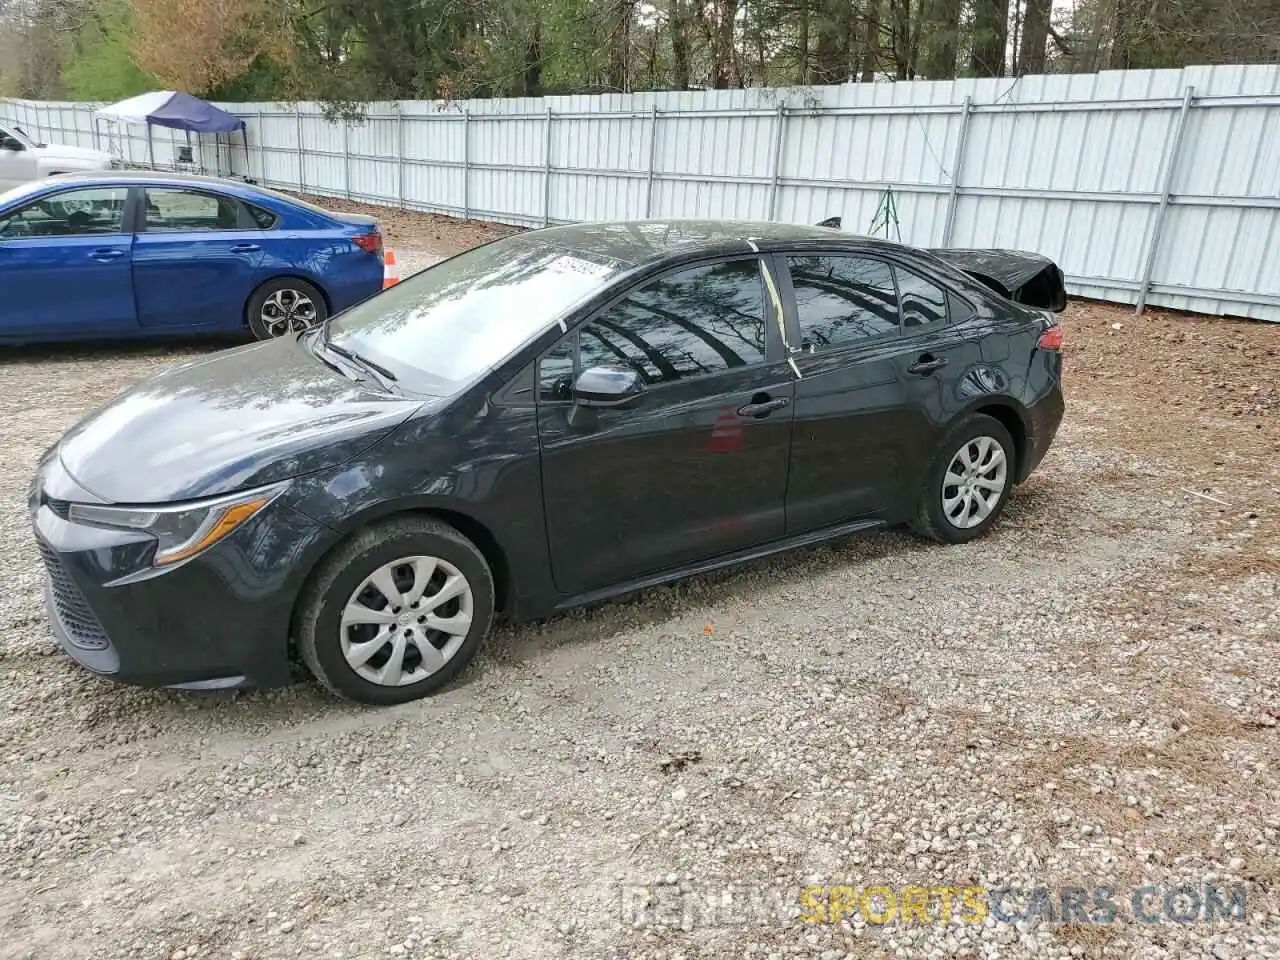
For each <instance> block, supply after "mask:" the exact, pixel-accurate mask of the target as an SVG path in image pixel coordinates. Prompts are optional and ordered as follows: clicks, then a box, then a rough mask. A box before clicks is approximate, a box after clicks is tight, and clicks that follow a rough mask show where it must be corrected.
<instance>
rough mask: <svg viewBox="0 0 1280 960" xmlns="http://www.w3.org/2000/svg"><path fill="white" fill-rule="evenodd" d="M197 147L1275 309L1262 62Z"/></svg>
mask: <svg viewBox="0 0 1280 960" xmlns="http://www.w3.org/2000/svg"><path fill="white" fill-rule="evenodd" d="M97 106H99V105H98V104H84V103H39V102H33V101H23V100H4V101H0V117H3V118H5V119H7V120H9V121H12V122H15V123H18V124H20V125H22V126H23V127H24V128H25V129H27V130H28V132H30V133H31V134H32V135H33V136H37V137H39V138H40V139H44V140H49V141H57V142H62V143H67V144H72V145H76V146H85V147H90V146H97V147H99V148H101V149H104V150H108V151H110V152H111V153H113V154H115V155H116V156H119V157H121V158H122V159H125V160H126V161H129V162H131V163H135V164H140V165H146V164H148V163H151V162H154V163H155V165H157V166H161V167H166V166H171V165H172V164H174V163H175V162H176V157H177V150H178V148H179V147H181V146H183V145H185V143H186V142H187V141H186V138H185V135H183V134H176V133H174V132H172V131H168V130H162V129H160V128H157V129H156V130H155V131H153V134H152V137H151V141H150V144H148V140H147V136H146V131H145V129H144V128H139V127H128V126H125V127H121V126H116V125H106V124H101V123H95V121H94V117H93V109H94V108H95V107H97ZM223 106H224V108H226V109H228V110H230V111H232V112H234V113H236V114H238V115H239V116H241V117H243V118H244V120H245V122H246V125H247V129H246V138H247V145H248V151H247V156H246V152H245V147H244V145H242V144H241V142H240V140H239V138H238V137H235V138H232V140H231V142H230V143H228V142H227V141H226V140H225V139H224V140H222V141H221V142H220V143H219V144H217V145H215V144H214V143H213V141H212V140H211V139H210V138H199V139H198V140H193V144H194V146H195V147H196V156H197V160H198V162H199V163H200V164H201V165H202V166H203V167H205V168H207V169H209V170H213V171H224V172H225V171H229V172H232V173H233V174H234V175H237V176H248V177H250V178H252V179H255V180H258V181H260V182H265V183H266V184H267V185H268V186H271V187H276V188H284V189H292V190H303V191H305V192H307V193H312V194H319V195H322V196H330V197H349V198H351V199H355V200H363V201H368V202H372V203H380V204H388V205H394V206H401V207H405V208H410V209H418V210H430V211H436V212H440V213H447V214H451V215H455V216H472V217H478V218H483V219H489V220H497V221H501V222H506V223H513V224H518V225H522V226H541V225H543V224H547V223H560V222H567V221H575V220H594V219H621V218H631V217H644V216H654V217H669V216H707V217H742V218H752V219H773V220H783V221H790V222H798V223H811V222H816V221H818V220H822V219H825V218H827V217H830V216H840V217H842V218H843V220H844V226H845V229H846V230H851V231H854V232H860V233H867V232H871V231H872V229H873V225H874V229H875V231H876V232H877V233H879V234H881V235H888V236H890V237H892V238H894V239H896V238H898V237H899V236H900V237H901V239H902V240H903V241H904V242H906V243H911V244H917V245H925V246H938V245H945V246H978V247H1006V248H1010V247H1012V248H1021V249H1029V250H1035V251H1038V252H1040V253H1043V254H1045V255H1047V256H1050V257H1053V258H1054V259H1055V260H1056V261H1058V263H1060V264H1061V265H1062V267H1063V270H1064V271H1065V273H1066V274H1067V277H1068V287H1069V289H1070V290H1071V292H1073V293H1076V294H1079V295H1083V296H1090V297H1096V298H1099V299H1104V300H1110V301H1114V302H1117V303H1130V304H1136V305H1137V306H1138V307H1139V309H1141V307H1142V305H1144V304H1155V305H1163V306H1169V307H1174V308H1180V309H1188V310H1195V311H1202V312H1209V313H1229V314H1234V315H1241V316H1251V317H1259V318H1264V319H1267V320H1272V321H1280V257H1277V256H1275V255H1274V253H1273V252H1272V244H1273V243H1275V242H1280V226H1278V224H1277V221H1280V65H1266V66H1224V67H1193V68H1187V69H1185V70H1132V71H1107V72H1104V73H1098V74H1077V75H1063V76H1044V77H1022V78H1019V79H999V80H991V79H985V80H955V81H945V82H915V83H876V84H846V85H844V86H838V87H809V88H787V89H776V90H774V89H749V90H718V91H717V90H703V91H686V92H670V93H640V94H629V95H623V94H610V95H605V96H567V97H550V98H546V99H531V98H512V99H505V100H477V101H467V102H453V103H447V104H446V103H438V102H428V101H402V102H384V103H371V104H366V105H364V114H365V116H364V118H363V119H360V120H355V121H346V120H342V119H337V120H334V119H328V118H326V117H325V115H324V113H323V111H322V110H321V108H320V106H319V105H318V104H310V103H301V104H283V103H269V102H266V103H239V104H229V105H227V104H224V105H223Z"/></svg>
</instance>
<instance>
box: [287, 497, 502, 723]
mask: <svg viewBox="0 0 1280 960" xmlns="http://www.w3.org/2000/svg"><path fill="white" fill-rule="evenodd" d="M415 556H427V557H436V558H439V559H441V560H444V561H445V562H446V563H447V564H451V565H452V566H453V567H454V568H456V570H457V571H459V572H461V574H462V575H463V577H465V579H466V581H467V584H468V585H469V586H470V589H471V595H472V598H473V602H472V613H471V626H470V629H469V630H468V631H467V633H466V636H465V638H464V639H463V641H462V644H461V646H459V647H457V649H456V652H454V653H453V654H452V656H451V657H450V658H449V659H448V660H447V661H446V662H445V663H444V664H443V666H441V667H440V668H439V669H438V670H436V671H435V672H434V673H430V674H428V675H427V676H426V677H425V678H424V679H422V680H418V681H416V682H413V683H408V684H405V685H402V686H384V685H382V684H379V683H375V682H372V681H370V680H368V679H366V678H365V677H363V676H361V675H360V674H359V673H357V672H356V669H354V668H353V667H352V666H351V665H350V664H349V663H348V662H347V659H346V657H345V656H344V654H343V651H342V643H343V636H344V633H343V629H344V628H343V626H342V611H343V608H344V607H345V606H346V604H347V602H348V600H349V599H351V597H352V595H353V594H354V592H355V591H356V590H357V588H359V587H360V586H361V584H362V583H363V582H364V581H365V580H366V579H367V578H368V577H370V576H371V575H372V574H373V573H374V572H375V571H377V570H378V569H379V567H382V566H384V565H386V564H391V563H393V562H394V561H396V560H398V559H401V558H406V557H415ZM493 603H494V593H493V575H492V573H491V572H490V570H489V565H488V564H487V563H486V562H485V559H484V555H483V554H481V553H480V551H479V550H477V549H476V547H475V545H474V544H473V543H471V541H470V540H468V539H467V538H466V537H464V536H462V534H460V533H459V532H458V531H457V530H455V529H454V528H453V527H451V526H449V525H448V524H446V523H443V522H441V521H439V520H436V519H433V518H431V517H422V516H417V517H401V518H398V519H392V520H388V521H385V522H383V523H379V524H376V525H375V526H372V527H369V528H368V529H366V530H363V531H361V532H360V533H359V534H357V535H356V536H354V537H352V538H351V539H350V540H348V541H347V542H345V543H343V544H342V545H341V546H339V547H338V548H337V549H336V550H335V551H334V552H333V553H332V554H330V555H329V556H328V557H327V558H325V560H324V561H323V562H322V563H321V565H320V567H319V568H318V569H317V570H316V572H315V573H314V574H313V575H312V577H311V580H310V581H309V583H308V585H307V587H306V588H305V589H304V590H303V593H302V596H301V598H300V600H299V603H298V609H297V616H296V620H295V630H296V635H297V641H298V649H299V651H300V652H301V654H302V659H303V662H304V663H306V665H307V667H308V668H309V669H310V670H311V672H312V673H313V674H314V675H315V677H316V679H317V680H319V681H320V682H321V683H322V684H324V686H326V687H328V688H329V690H331V691H332V692H333V693H336V694H337V695H338V696H340V697H345V698H346V699H348V700H355V701H358V702H360V703H367V704H373V705H377V706H387V705H390V704H396V703H407V702H409V701H410V700H417V699H419V698H420V697H425V696H427V695H428V694H430V693H434V692H435V691H437V690H439V689H440V688H441V687H444V686H445V685H446V684H448V683H449V682H450V681H451V680H453V678H454V677H455V676H457V675H458V673H459V672H460V671H461V670H462V669H463V668H464V667H466V665H467V664H468V663H469V662H470V661H471V659H472V658H473V657H474V656H475V654H476V650H477V649H479V646H480V642H481V640H483V639H484V636H485V635H486V634H487V633H488V632H489V626H490V624H491V623H492V622H493ZM387 606H388V607H389V606H390V604H387ZM406 609H407V608H406ZM398 629H399V627H395V628H394V629H393V633H394V630H398ZM388 642H390V641H388ZM373 662H374V661H373V660H372V659H371V660H370V663H373Z"/></svg>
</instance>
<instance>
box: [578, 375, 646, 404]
mask: <svg viewBox="0 0 1280 960" xmlns="http://www.w3.org/2000/svg"><path fill="white" fill-rule="evenodd" d="M643 393H644V381H643V380H641V379H640V374H639V373H637V372H636V371H635V370H632V369H631V368H630V367H622V366H607V367H591V368H589V369H587V370H583V371H582V373H580V374H579V375H578V379H577V381H576V382H575V383H574V385H573V399H574V402H575V403H576V404H577V405H578V406H580V407H587V408H600V407H621V406H625V405H626V404H628V403H630V402H631V401H633V400H637V399H639V397H640V396H641V395H642V394H643Z"/></svg>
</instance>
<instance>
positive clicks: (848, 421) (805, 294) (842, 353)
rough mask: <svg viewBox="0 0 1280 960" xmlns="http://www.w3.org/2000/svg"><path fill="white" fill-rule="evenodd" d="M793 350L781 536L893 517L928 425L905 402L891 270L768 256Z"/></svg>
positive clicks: (864, 258)
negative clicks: (795, 378) (777, 275)
mask: <svg viewBox="0 0 1280 960" xmlns="http://www.w3.org/2000/svg"><path fill="white" fill-rule="evenodd" d="M777 259H778V261H779V263H780V265H782V266H783V267H784V268H785V272H784V278H785V281H786V290H785V292H784V298H785V300H786V301H787V303H788V310H789V312H790V313H791V316H790V317H789V325H790V331H791V332H790V340H791V342H792V344H793V345H795V346H797V347H798V352H797V353H796V354H795V358H794V359H795V363H796V366H797V368H798V369H799V371H800V374H801V379H800V380H799V382H797V383H796V387H795V424H794V434H793V436H792V441H791V470H790V477H789V479H788V483H787V533H788V534H798V533H803V532H806V531H809V530H815V529H820V528H822V527H826V526H831V525H834V524H839V523H844V522H848V521H853V520H858V519H868V518H876V517H886V516H889V515H891V514H893V513H894V511H895V509H897V507H898V505H899V504H900V503H901V501H902V499H903V494H904V493H905V492H907V490H908V488H909V487H910V485H911V483H912V482H913V477H912V474H911V470H912V465H913V463H914V459H915V458H914V455H913V451H914V450H915V449H916V448H917V447H918V446H919V445H921V444H922V443H926V442H927V437H928V433H929V429H928V425H927V423H926V422H925V420H924V418H923V417H922V416H921V413H920V411H919V409H918V408H917V407H916V406H915V404H914V403H913V401H912V399H911V397H910V394H909V391H908V390H907V388H906V385H905V382H904V376H905V375H904V373H903V372H902V363H901V360H900V357H901V354H902V351H903V349H904V341H903V338H902V329H901V322H900V319H901V311H900V309H899V303H898V293H897V288H896V286H895V283H894V275H893V269H892V267H891V266H890V264H889V263H888V262H887V261H886V260H883V259H880V258H878V257H874V256H868V255H866V254H863V253H844V252H832V253H822V254H808V253H806V254H803V255H801V254H793V255H785V256H783V255H780V256H778V258H777Z"/></svg>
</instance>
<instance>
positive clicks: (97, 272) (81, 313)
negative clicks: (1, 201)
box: [0, 187, 137, 339]
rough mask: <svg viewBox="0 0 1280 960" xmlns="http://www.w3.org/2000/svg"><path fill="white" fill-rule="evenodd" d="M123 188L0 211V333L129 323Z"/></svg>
mask: <svg viewBox="0 0 1280 960" xmlns="http://www.w3.org/2000/svg"><path fill="white" fill-rule="evenodd" d="M128 195H129V190H128V188H127V187H84V188H80V189H75V190H64V191H61V192H59V193H55V194H47V195H45V196H42V197H41V198H40V199H39V200H34V201H32V202H30V203H27V204H24V205H22V206H19V207H17V208H15V209H13V210H8V211H6V212H4V213H0V336H6V337H7V336H15V335H17V336H39V337H41V338H45V337H48V338H54V339H56V338H58V337H63V336H73V335H81V336H110V335H112V334H119V333H125V332H128V331H131V330H134V329H136V328H137V315H136V313H135V311H134V302H133V279H132V271H131V263H130V259H131V255H132V247H133V237H132V235H131V234H129V233H126V232H125V211H126V208H127V205H128V204H127V200H128Z"/></svg>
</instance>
